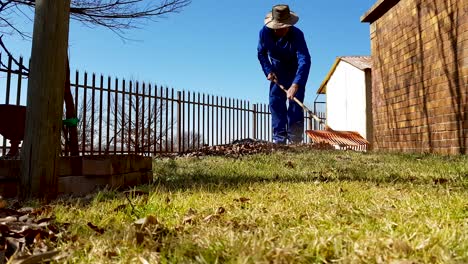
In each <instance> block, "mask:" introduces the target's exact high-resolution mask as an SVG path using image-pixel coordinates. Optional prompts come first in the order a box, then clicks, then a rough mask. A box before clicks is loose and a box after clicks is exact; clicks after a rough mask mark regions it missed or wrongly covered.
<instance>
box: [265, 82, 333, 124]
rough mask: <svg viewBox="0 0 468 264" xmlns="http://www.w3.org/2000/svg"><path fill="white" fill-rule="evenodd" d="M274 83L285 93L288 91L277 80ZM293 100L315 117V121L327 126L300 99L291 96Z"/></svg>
mask: <svg viewBox="0 0 468 264" xmlns="http://www.w3.org/2000/svg"><path fill="white" fill-rule="evenodd" d="M274 83H276V84H277V85H278V86H279V88H281V90H283V91H284V92H285V93H288V90H286V89H285V88H284V86H283V85H281V84H279V83H278V81H274ZM293 100H294V102H296V103H297V104H298V105H300V106H301V107H302V109H304V110H305V111H306V112H308V113H309V115H311V116H312V118H313V119H315V120H316V121H317V122H319V123H320V124H323V125H324V126H325V127H328V126H327V125H326V124H325V123H324V122H323V120H322V119H320V118H319V117H318V116H317V115H316V114H314V112H312V111H310V109H309V108H307V106H305V105H304V104H303V103H302V102H301V101H299V99H297V98H296V97H295V96H294V97H293Z"/></svg>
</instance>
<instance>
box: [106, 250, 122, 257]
mask: <svg viewBox="0 0 468 264" xmlns="http://www.w3.org/2000/svg"><path fill="white" fill-rule="evenodd" d="M104 256H105V257H107V258H114V257H118V256H119V254H118V253H117V252H115V251H106V252H104Z"/></svg>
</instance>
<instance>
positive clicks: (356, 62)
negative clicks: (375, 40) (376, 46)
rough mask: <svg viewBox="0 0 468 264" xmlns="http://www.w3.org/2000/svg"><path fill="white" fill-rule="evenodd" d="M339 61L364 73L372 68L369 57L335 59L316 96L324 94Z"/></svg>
mask: <svg viewBox="0 0 468 264" xmlns="http://www.w3.org/2000/svg"><path fill="white" fill-rule="evenodd" d="M340 61H344V62H347V63H349V64H351V65H353V66H354V67H356V68H358V69H360V70H362V71H364V70H366V69H371V68H372V58H371V56H342V57H337V58H336V60H335V63H334V64H333V66H332V68H331V70H330V71H329V72H328V74H327V76H326V77H325V80H323V82H322V85H320V88H319V89H318V90H317V94H325V93H326V92H327V84H328V81H329V80H330V78H331V76H332V75H333V73H334V72H335V70H336V67H338V64H339V63H340Z"/></svg>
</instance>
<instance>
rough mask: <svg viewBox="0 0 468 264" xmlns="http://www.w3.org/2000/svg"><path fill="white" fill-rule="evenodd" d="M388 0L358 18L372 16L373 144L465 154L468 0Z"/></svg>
mask: <svg viewBox="0 0 468 264" xmlns="http://www.w3.org/2000/svg"><path fill="white" fill-rule="evenodd" d="M385 1H386V0H381V1H379V2H378V3H377V4H376V6H377V5H379V4H380V3H382V2H385ZM388 2H393V4H394V5H392V6H391V8H390V9H389V10H384V11H383V12H382V10H380V12H382V14H377V15H376V14H375V12H374V14H372V18H371V20H370V21H369V19H368V21H366V17H365V16H366V15H369V13H370V12H371V11H372V10H371V11H369V12H368V13H367V14H366V15H365V16H364V17H363V19H362V20H363V21H364V22H370V23H371V50H372V60H373V67H372V108H373V126H374V138H373V146H374V149H378V150H390V151H404V152H434V153H442V154H460V153H461V154H467V153H468V152H467V149H468V102H467V94H468V1H465V0H400V1H395V0H391V1H388ZM395 3H396V4H395ZM376 6H374V8H375V7H376ZM369 17H370V16H369Z"/></svg>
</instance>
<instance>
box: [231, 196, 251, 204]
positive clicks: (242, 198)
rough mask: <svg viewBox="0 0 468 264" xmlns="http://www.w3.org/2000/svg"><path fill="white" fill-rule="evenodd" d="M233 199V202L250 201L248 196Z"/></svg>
mask: <svg viewBox="0 0 468 264" xmlns="http://www.w3.org/2000/svg"><path fill="white" fill-rule="evenodd" d="M234 201H235V202H241V203H246V202H248V201H250V198H246V197H240V198H236V199H234Z"/></svg>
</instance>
